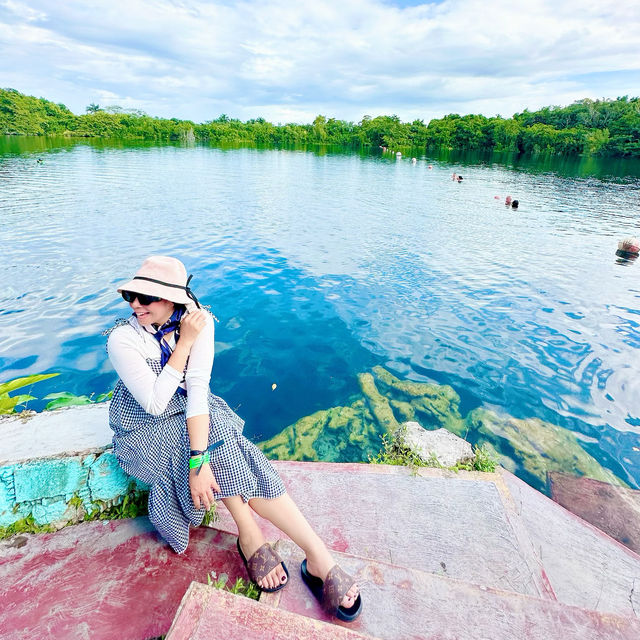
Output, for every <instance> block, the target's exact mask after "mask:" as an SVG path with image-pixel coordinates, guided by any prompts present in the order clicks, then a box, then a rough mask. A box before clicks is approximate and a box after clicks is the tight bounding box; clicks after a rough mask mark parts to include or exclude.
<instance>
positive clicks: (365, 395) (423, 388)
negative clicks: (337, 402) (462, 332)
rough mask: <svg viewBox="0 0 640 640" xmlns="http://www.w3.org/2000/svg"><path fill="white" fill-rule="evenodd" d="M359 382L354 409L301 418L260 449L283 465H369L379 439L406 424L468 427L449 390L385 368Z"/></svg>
mask: <svg viewBox="0 0 640 640" xmlns="http://www.w3.org/2000/svg"><path fill="white" fill-rule="evenodd" d="M358 382H359V385H360V390H361V395H360V396H358V397H356V399H355V400H354V402H352V403H351V404H350V405H348V406H339V407H333V408H331V409H325V410H322V411H316V413H313V414H311V415H310V416H305V417H304V418H300V420H298V421H297V422H295V423H294V424H292V425H290V426H288V427H287V428H286V429H284V430H283V431H282V432H280V433H279V434H278V435H276V436H274V437H273V438H271V439H270V440H267V441H265V442H261V443H259V446H260V448H261V449H262V450H263V451H264V452H265V453H266V454H267V455H268V456H269V457H271V458H277V459H279V460H325V461H328V462H338V461H339V462H367V461H368V460H369V457H370V456H375V455H376V454H377V453H378V452H379V451H380V447H381V436H382V435H383V434H385V433H387V434H390V435H391V434H393V433H395V432H396V431H397V429H398V427H399V426H400V423H402V422H407V421H419V422H420V424H421V425H422V426H423V427H424V428H426V429H437V428H440V427H445V428H447V429H448V430H449V431H452V432H454V433H461V432H462V431H463V430H464V428H465V424H464V421H463V420H462V418H461V417H460V413H459V411H458V404H459V402H460V398H459V397H458V394H457V393H456V392H455V391H454V390H453V389H452V388H451V387H449V386H445V385H437V384H429V383H424V382H411V381H409V380H400V379H399V378H396V377H395V376H394V375H393V374H391V373H390V372H389V371H387V370H386V369H384V368H383V367H375V368H374V369H373V372H372V373H361V374H360V375H359V376H358Z"/></svg>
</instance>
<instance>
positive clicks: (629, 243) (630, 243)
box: [618, 237, 640, 256]
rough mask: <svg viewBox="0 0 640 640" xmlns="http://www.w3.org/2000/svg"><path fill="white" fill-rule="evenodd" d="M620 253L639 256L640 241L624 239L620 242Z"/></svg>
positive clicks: (630, 238) (631, 238)
mask: <svg viewBox="0 0 640 640" xmlns="http://www.w3.org/2000/svg"><path fill="white" fill-rule="evenodd" d="M618 251H621V252H622V253H629V254H631V255H634V256H637V255H638V254H639V253H640V240H638V238H634V237H629V238H624V239H623V240H620V242H618Z"/></svg>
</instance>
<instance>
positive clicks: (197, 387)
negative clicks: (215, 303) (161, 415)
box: [178, 314, 220, 509]
mask: <svg viewBox="0 0 640 640" xmlns="http://www.w3.org/2000/svg"><path fill="white" fill-rule="evenodd" d="M180 342H182V335H181V336H180V340H178V344H180ZM213 354H214V325H213V318H212V317H211V315H209V314H206V322H205V325H204V329H203V330H202V331H201V332H200V333H199V334H198V337H197V338H196V341H195V342H194V344H193V347H192V348H191V355H190V356H189V364H188V366H187V373H186V376H185V380H186V383H187V430H188V431H189V442H190V443H191V449H197V450H199V451H204V450H205V449H206V448H207V446H208V444H209V402H208V394H209V381H210V380H211V367H212V366H213ZM189 487H190V489H191V498H192V500H193V504H194V506H195V507H196V509H199V508H201V507H204V508H205V509H210V508H211V505H212V504H213V491H215V492H216V493H219V492H220V487H219V485H218V483H217V482H216V479H215V476H214V475H213V471H212V470H211V466H210V465H208V464H205V465H203V466H202V468H201V469H200V472H199V473H197V469H191V470H190V471H189Z"/></svg>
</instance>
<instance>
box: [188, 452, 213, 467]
mask: <svg viewBox="0 0 640 640" xmlns="http://www.w3.org/2000/svg"><path fill="white" fill-rule="evenodd" d="M209 460H210V457H209V452H207V453H205V454H200V455H199V456H193V457H191V458H189V469H196V468H198V467H201V466H202V465H203V464H207V462H209Z"/></svg>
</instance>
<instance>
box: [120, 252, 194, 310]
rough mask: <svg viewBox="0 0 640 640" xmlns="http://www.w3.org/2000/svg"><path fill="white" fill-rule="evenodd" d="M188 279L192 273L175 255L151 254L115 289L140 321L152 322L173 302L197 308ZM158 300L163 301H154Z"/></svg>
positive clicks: (189, 307) (192, 308) (171, 305)
mask: <svg viewBox="0 0 640 640" xmlns="http://www.w3.org/2000/svg"><path fill="white" fill-rule="evenodd" d="M190 280H191V276H188V277H187V270H186V269H185V267H184V265H183V264H182V262H180V260H178V259H177V258H171V257H169V256H151V257H149V258H147V259H146V260H145V261H144V262H143V263H142V266H141V267H140V269H138V271H137V272H136V274H135V276H133V278H132V279H131V280H129V282H125V283H124V284H123V285H120V286H119V287H118V293H121V294H122V297H123V298H124V299H125V300H126V301H127V302H128V303H129V304H130V305H131V308H132V309H133V311H134V313H135V314H136V317H137V318H138V320H139V321H145V320H149V321H150V322H154V323H155V322H158V321H159V320H160V318H159V316H160V315H165V313H164V312H165V311H168V310H169V309H171V310H172V309H173V307H174V305H175V304H181V305H184V306H185V307H186V309H187V311H193V310H194V309H196V308H200V304H199V302H198V300H197V298H196V297H195V295H194V294H193V293H192V291H191V289H190V288H189V281H190ZM160 302H162V303H164V304H163V305H159V304H156V303H160ZM141 306H142V307H144V309H141V308H140V307H141ZM169 315H171V314H170V313H169ZM156 316H158V317H156Z"/></svg>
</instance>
